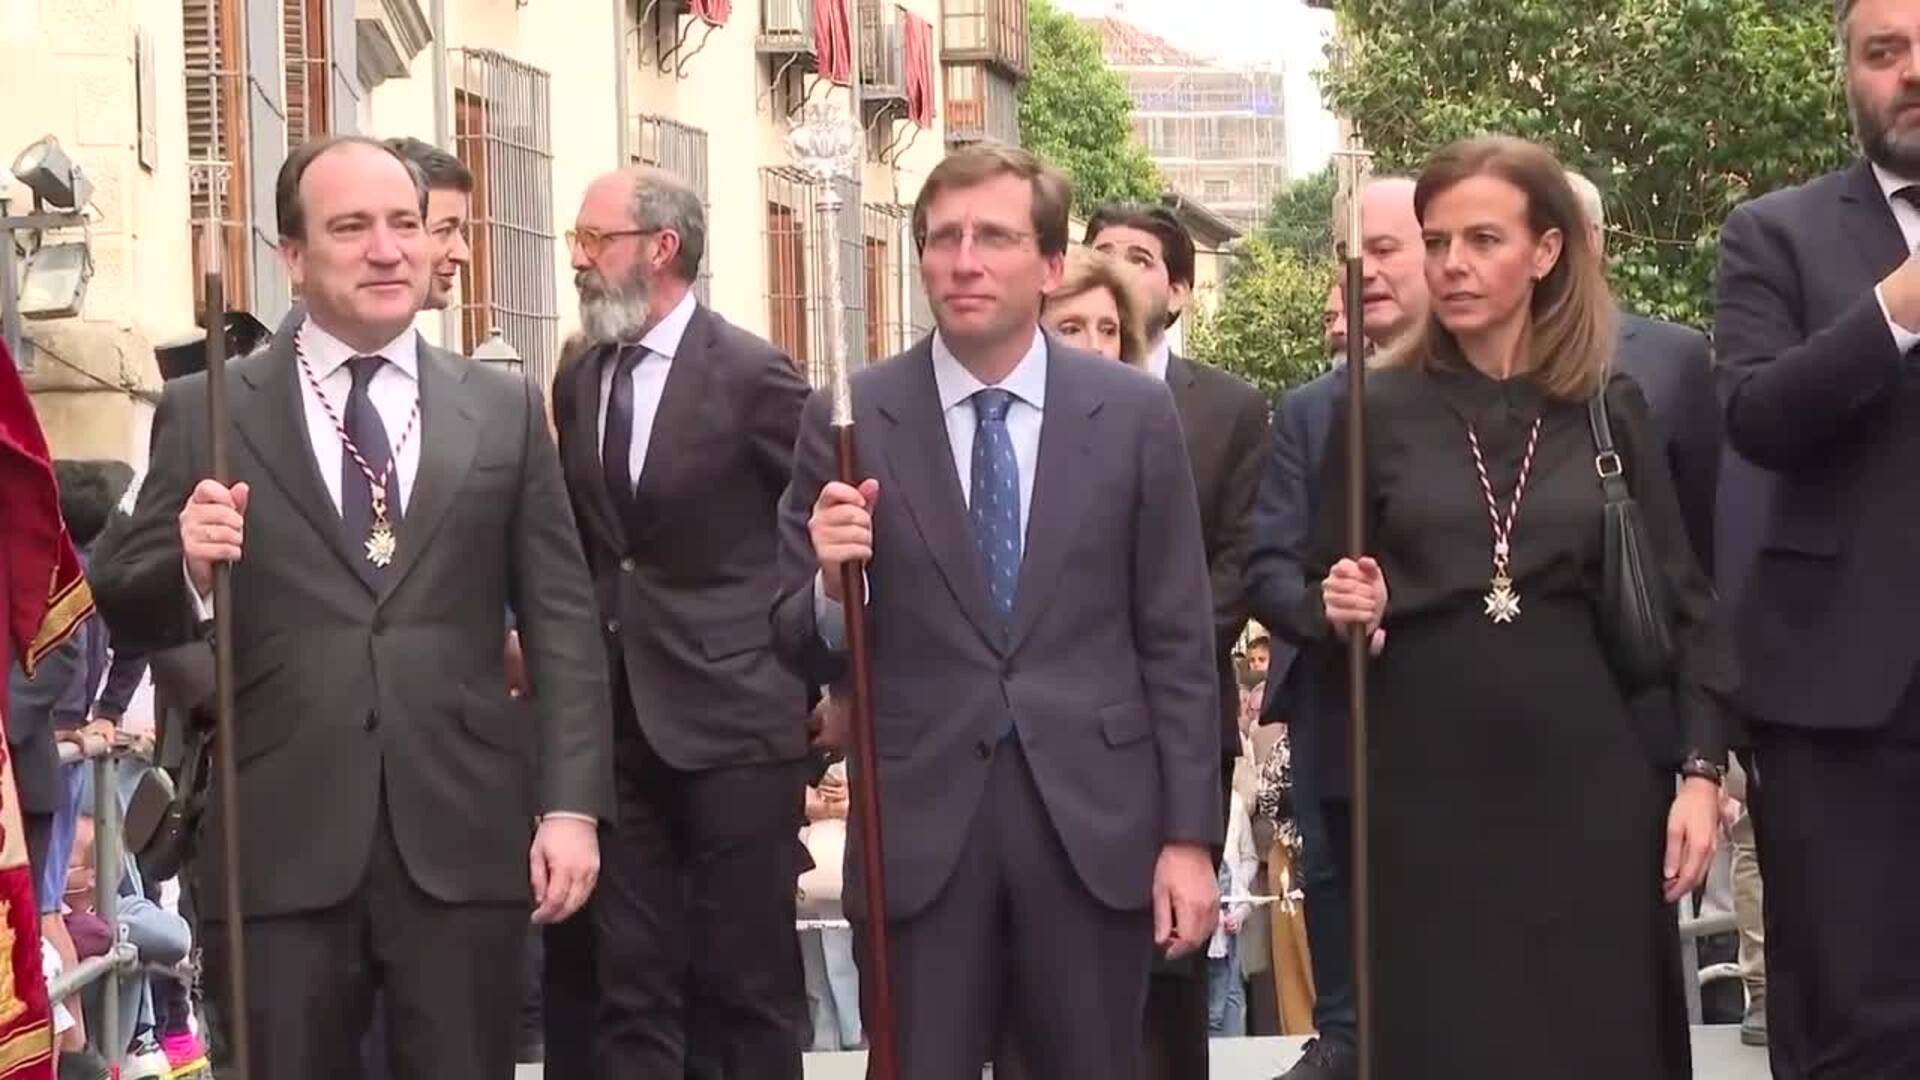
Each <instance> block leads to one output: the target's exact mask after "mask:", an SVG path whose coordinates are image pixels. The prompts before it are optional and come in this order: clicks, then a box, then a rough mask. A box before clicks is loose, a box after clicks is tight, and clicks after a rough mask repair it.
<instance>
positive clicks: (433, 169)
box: [387, 135, 473, 195]
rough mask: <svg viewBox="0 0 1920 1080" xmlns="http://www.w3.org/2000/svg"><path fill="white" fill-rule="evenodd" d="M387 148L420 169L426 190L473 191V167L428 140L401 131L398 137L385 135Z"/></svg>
mask: <svg viewBox="0 0 1920 1080" xmlns="http://www.w3.org/2000/svg"><path fill="white" fill-rule="evenodd" d="M387 149H389V150H391V151H393V152H394V153H396V154H399V155H400V157H401V158H402V159H403V160H406V161H410V162H412V163H413V166H414V168H416V169H419V170H420V175H422V176H424V177H426V178H427V190H428V191H457V192H459V193H460V194H462V195H471V194H473V170H472V169H469V168H467V166H466V163H465V162H463V161H461V160H460V159H459V158H457V157H454V156H453V155H452V154H449V153H447V152H446V151H445V150H442V149H440V148H439V147H437V146H435V145H433V144H432V143H430V142H423V141H421V140H419V139H416V138H414V137H413V136H411V135H404V136H401V137H400V138H398V139H388V140H387Z"/></svg>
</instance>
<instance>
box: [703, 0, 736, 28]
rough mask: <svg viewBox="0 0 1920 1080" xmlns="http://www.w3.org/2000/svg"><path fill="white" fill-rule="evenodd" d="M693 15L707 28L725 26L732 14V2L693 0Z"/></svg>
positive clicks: (730, 0) (729, 0)
mask: <svg viewBox="0 0 1920 1080" xmlns="http://www.w3.org/2000/svg"><path fill="white" fill-rule="evenodd" d="M693 14H694V15H695V17H697V18H699V19H700V21H702V22H704V23H706V24H707V25H708V26H725V25H727V18H728V16H731V15H732V14H733V0H693Z"/></svg>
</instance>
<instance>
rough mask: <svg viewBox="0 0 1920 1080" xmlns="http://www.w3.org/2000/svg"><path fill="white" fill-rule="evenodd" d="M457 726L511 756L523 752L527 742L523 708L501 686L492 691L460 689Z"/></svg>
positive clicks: (529, 740) (529, 743) (522, 754)
mask: <svg viewBox="0 0 1920 1080" xmlns="http://www.w3.org/2000/svg"><path fill="white" fill-rule="evenodd" d="M460 726H461V727H463V728H465V729H466V730H467V733H468V734H469V735H472V736H473V737H474V738H476V739H478V740H480V741H481V742H483V743H486V744H487V745H489V746H492V747H494V748H495V749H497V750H504V751H506V752H507V753H509V754H513V755H515V756H524V755H526V754H527V753H528V748H529V746H530V745H531V733H530V728H529V718H528V716H527V714H526V711H525V710H523V709H521V708H520V707H519V704H518V703H517V702H515V701H514V700H513V699H512V698H510V697H508V696H507V692H506V690H505V688H502V689H501V690H500V692H499V693H498V694H493V695H487V694H480V693H477V692H475V691H473V690H465V689H463V690H461V691H460Z"/></svg>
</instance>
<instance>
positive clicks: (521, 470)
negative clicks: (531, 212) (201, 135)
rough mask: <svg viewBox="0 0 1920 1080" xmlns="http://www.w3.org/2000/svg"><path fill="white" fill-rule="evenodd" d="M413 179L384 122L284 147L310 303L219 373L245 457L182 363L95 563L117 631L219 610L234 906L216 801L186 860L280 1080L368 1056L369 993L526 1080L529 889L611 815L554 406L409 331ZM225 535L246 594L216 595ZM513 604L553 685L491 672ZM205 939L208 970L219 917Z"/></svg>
mask: <svg viewBox="0 0 1920 1080" xmlns="http://www.w3.org/2000/svg"><path fill="white" fill-rule="evenodd" d="M425 204H426V184H425V182H424V180H423V179H422V177H421V176H420V174H419V172H418V171H417V170H416V169H414V168H412V167H410V166H409V165H408V164H407V163H406V162H405V161H404V160H403V159H402V158H400V157H399V156H398V155H396V154H395V153H394V152H393V151H392V150H391V149H390V148H388V147H385V146H382V145H381V144H379V143H376V142H373V141H371V140H366V139H360V138H353V137H342V138H338V139H329V140H322V141H319V142H315V143H308V144H306V145H304V146H301V147H299V148H296V149H295V150H294V152H293V153H292V154H290V155H289V156H288V158H287V161H286V163H285V165H284V166H282V168H281V171H280V175H279V178H278V183H277V189H276V209H277V212H278V216H279V224H280V232H281V236H282V241H281V245H282V248H281V250H282V255H283V256H284V258H285V259H286V262H287V265H288V268H289V271H290V274H291V276H292V279H293V281H294V282H295V284H296V285H298V286H299V288H300V290H301V293H302V296H303V298H304V299H305V302H306V307H307V318H306V319H305V320H304V321H303V323H302V324H301V326H300V327H299V328H298V329H297V330H296V331H295V332H294V333H292V334H283V335H280V336H279V337H277V338H276V340H275V341H274V343H273V345H272V346H271V347H269V348H268V349H266V350H264V351H262V352H258V353H255V354H254V355H252V356H249V357H247V358H245V359H243V360H239V361H237V362H235V363H234V364H232V365H230V367H229V369H228V371H227V376H226V377H227V379H228V383H229V393H230V395H231V400H232V412H233V417H232V422H233V425H234V428H235V432H236V435H237V438H236V439H235V440H234V443H233V454H232V468H233V475H234V480H235V483H233V485H232V486H231V487H227V486H222V485H221V484H218V483H215V482H213V481H212V480H208V479H203V478H204V477H205V476H206V475H207V473H208V471H209V464H208V455H209V449H208V445H207V437H208V425H207V419H206V410H205V397H206V386H205V381H204V380H205V376H204V375H201V376H195V377H191V378H186V379H181V380H176V381H175V382H173V383H171V384H169V385H168V387H167V389H166V392H165V395H164V397H163V398H162V401H161V404H160V408H159V411H158V413H157V415H156V416H155V420H154V449H153V455H152V465H151V471H150V472H149V474H148V476H147V479H146V482H145V484H144V485H143V487H142V489H141V492H140V497H139V500H138V503H137V505H136V507H135V510H134V515H133V518H134V520H133V522H132V524H131V525H130V527H129V530H128V535H127V536H126V539H125V541H124V543H123V544H122V545H121V546H120V548H119V549H118V550H117V551H116V552H115V553H114V557H113V558H112V559H111V560H107V561H104V562H103V564H102V565H99V566H96V567H95V568H94V571H95V573H94V578H93V584H94V589H95V595H96V598H97V601H98V603H99V606H100V610H101V611H102V613H103V614H105V616H106V617H107V620H108V622H109V623H110V624H111V626H112V628H113V631H114V634H115V636H116V639H117V640H119V641H121V642H124V643H125V644H127V645H129V646H132V647H135V648H141V649H147V650H156V649H161V648H166V647H169V646H173V645H178V644H180V643H182V642H185V641H188V640H191V639H192V638H193V637H194V636H195V635H196V633H198V631H199V627H200V624H201V623H202V622H204V621H205V620H206V619H208V618H210V617H214V616H217V617H219V618H223V619H231V620H233V627H234V638H235V646H236V648H235V652H236V662H237V665H238V670H237V673H236V683H237V686H238V698H239V700H238V706H239V715H238V721H239V723H238V731H237V739H238V741H237V743H236V744H235V746H234V747H233V752H234V754H235V757H236V759H237V761H238V763H239V790H238V792H237V793H236V794H237V797H238V804H239V811H240V814H241V821H240V823H239V828H240V837H239V839H240V856H241V864H240V866H239V868H238V873H239V885H240V910H238V911H232V910H229V909H228V907H227V905H226V903H225V896H224V893H223V890H222V889H221V888H219V887H218V885H219V883H220V882H222V881H223V879H224V878H225V875H226V874H227V873H228V872H229V867H228V866H227V865H226V863H225V861H224V859H223V847H224V845H223V841H222V838H223V836H224V835H225V829H226V828H228V827H230V826H231V825H232V824H233V823H230V822H228V821H226V820H225V818H224V816H223V814H222V812H221V800H220V799H219V798H217V797H216V798H215V799H213V800H211V806H210V807H209V810H208V814H207V818H208V820H207V832H208V835H207V836H206V842H205V843H203V844H202V845H201V846H200V849H199V850H200V859H199V862H198V866H197V868H196V869H197V874H196V880H195V882H194V885H195V892H196V899H197V901H198V903H197V907H198V910H199V913H200V915H201V916H202V918H203V919H207V920H212V921H214V922H221V921H224V920H226V919H229V918H241V919H244V920H245V931H246V943H247V966H248V975H249V979H248V987H249V995H248V998H247V1000H246V1001H245V1002H243V1003H241V1007H244V1008H245V1009H246V1010H247V1015H248V1019H249V1021H250V1023H251V1030H252V1036H253V1039H252V1044H251V1046H250V1051H251V1055H252V1063H253V1072H254V1075H255V1076H263V1077H267V1076H270V1077H273V1078H274V1080H304V1078H308V1077H313V1078H316V1080H317V1078H322V1077H324V1078H327V1080H335V1078H339V1077H349V1078H350V1077H356V1076H358V1075H359V1074H360V1069H361V1066H360V1059H359V1046H360V1039H361V1035H362V1033H363V1032H364V1031H365V1029H366V1026H367V1023H368V1014H369V1011H370V1008H371V1001H372V1000H373V996H374V993H375V991H376V990H379V991H381V993H382V997H383V999H384V1003H385V1004H384V1007H385V1009H386V1012H387V1014H388V1019H389V1030H390V1035H391V1054H390V1061H391V1064H392V1066H393V1072H394V1074H395V1075H397V1076H402V1077H406V1078H407V1080H439V1078H445V1080H454V1078H461V1080H467V1078H473V1077H481V1078H495V1080H506V1078H508V1077H511V1076H512V1074H513V1031H514V1023H513V1018H514V1015H515V1010H516V1006H517V1004H518V999H519V989H520V985H519V983H520V981H519V980H518V979H517V978H513V977H511V975H510V974H509V975H507V976H506V977H503V976H502V973H503V970H505V971H508V972H510V971H511V970H512V967H513V966H515V965H514V959H515V958H517V957H518V956H519V955H520V950H521V945H522V941H523V939H524V936H525V933H526V921H527V917H528V910H529V908H530V907H532V908H533V918H534V919H535V920H536V921H541V922H548V921H553V920H556V919H560V918H564V917H565V916H567V915H568V914H571V913H572V912H573V911H574V910H576V909H578V907H579V906H580V905H581V903H583V902H584V901H585V899H586V897H587V894H588V893H589V891H590V890H591V889H592V887H593V883H594V876H595V874H596V872H597V867H598V850H599V848H598V841H597V837H596V831H595V830H596V825H597V823H598V822H599V821H601V820H604V819H605V818H607V817H608V816H609V814H610V812H611V805H612V790H611V788H612V777H611V774H610V770H609V761H610V757H611V754H610V750H611V748H610V746H609V737H608V733H609V730H610V727H609V724H610V721H609V718H608V713H607V708H608V706H607V681H606V667H605V660H604V657H603V654H602V650H601V648H600V644H599V637H598V633H597V628H596V626H595V621H594V611H593V595H592V587H591V584H590V582H589V580H588V577H587V571H586V565H585V561H584V559H583V557H582V556H581V553H580V545H579V540H578V538H577V537H576V536H575V534H574V531H573V520H572V514H571V512H570V511H569V509H568V506H567V499H566V491H565V487H564V485H563V483H562V480H561V474H560V463H559V458H558V456H557V454H556V452H555V450H554V447H553V443H552V441H551V439H550V437H549V435H548V432H547V425H546V418H545V411H544V409H543V407H542V404H541V401H540V395H539V393H538V391H537V390H536V389H535V388H534V387H533V386H532V385H531V384H530V383H528V382H526V381H525V380H522V379H517V378H512V377H509V376H507V375H504V374H501V373H496V372H493V371H489V370H487V369H485V368H482V367H481V366H479V365H475V364H469V363H466V362H464V361H461V360H460V359H458V358H457V357H454V356H452V355H450V354H448V353H445V352H442V351H441V350H439V349H435V348H432V347H430V346H428V345H426V344H424V343H423V342H421V341H420V340H419V338H418V336H417V335H416V334H415V333H414V332H413V330H412V328H411V327H412V321H413V317H414V315H415V313H416V312H418V311H419V309H420V307H421V303H422V301H423V299H424V298H425V296H426V292H427V278H428V273H429V262H430V256H429V247H428V239H427V233H426V230H425V228H424V226H423V223H422V219H423V215H424V211H425ZM483 433H484V435H485V438H484V439H483V438H482V434H483ZM183 507H184V509H183ZM243 527H244V531H245V538H244V549H245V553H246V554H245V558H242V547H243V537H242V532H243ZM222 562H224V563H229V564H231V565H232V567H233V571H232V573H233V588H232V595H231V602H232V610H230V611H229V610H222V611H218V612H213V611H211V610H210V601H209V599H208V591H209V588H210V585H211V581H212V577H213V568H214V565H215V564H216V563H222ZM509 604H510V605H511V606H512V608H513V610H514V611H515V612H516V613H517V615H518V617H519V626H520V632H521V635H522V641H523V644H524V647H525V651H526V657H527V667H528V670H529V675H530V678H531V680H532V681H533V684H534V685H536V686H538V688H539V693H538V695H537V696H535V697H534V698H532V699H530V700H529V701H528V702H527V703H526V704H525V705H524V706H522V705H517V704H516V703H514V702H512V701H510V700H509V699H508V698H507V697H506V696H505V695H504V694H503V693H502V692H501V690H500V688H501V687H502V685H504V680H505V677H506V676H505V672H504V670H503V668H504V662H503V657H502V650H501V612H502V611H503V610H505V609H506V607H507V606H508V605H509ZM529 884H531V890H529ZM530 892H531V897H530V895H529V893H530ZM530 900H531V902H530ZM206 941H207V956H206V970H207V973H208V975H209V977H210V978H211V979H214V980H216V981H217V980H219V979H220V978H221V977H222V976H223V975H224V973H225V962H224V960H225V958H224V956H223V955H221V946H222V944H223V942H224V936H223V933H222V932H220V931H218V930H215V931H213V932H209V933H208V934H206ZM503 964H504V965H506V967H505V968H504V969H503ZM212 989H213V992H212V993H211V994H210V995H209V997H210V999H211V1000H213V1001H221V999H222V998H223V997H224V990H223V988H221V987H220V986H218V985H215V986H214V987H213V988H212ZM222 1034H223V1029H222V1026H221V1025H219V1024H218V1023H216V1025H215V1035H216V1045H215V1056H216V1066H218V1065H219V1064H221V1063H222V1062H221V1059H223V1058H224V1057H225V1056H226V1055H225V1054H224V1050H225V1047H223V1046H222V1045H221V1042H222V1041H223V1040H221V1039H220V1038H219V1036H220V1035H222Z"/></svg>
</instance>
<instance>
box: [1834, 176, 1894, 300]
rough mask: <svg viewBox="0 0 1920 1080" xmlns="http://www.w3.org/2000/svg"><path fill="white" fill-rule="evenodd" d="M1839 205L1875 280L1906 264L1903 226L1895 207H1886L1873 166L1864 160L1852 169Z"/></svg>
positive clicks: (1841, 213)
mask: <svg viewBox="0 0 1920 1080" xmlns="http://www.w3.org/2000/svg"><path fill="white" fill-rule="evenodd" d="M1840 203H1841V207H1840V216H1841V218H1842V219H1843V220H1845V222H1846V227H1847V231H1848V232H1849V233H1850V234H1852V237H1853V242H1854V244H1855V246H1856V247H1857V248H1858V250H1859V251H1860V252H1861V253H1862V255H1864V256H1865V258H1866V260H1867V267H1868V269H1869V271H1870V272H1871V273H1872V275H1873V280H1875V281H1878V280H1880V279H1881V278H1883V277H1885V276H1887V275H1888V274H1890V273H1892V272H1893V269H1894V268H1895V267H1897V266H1899V265H1900V264H1901V263H1902V262H1905V261H1906V258H1907V244H1906V239H1905V237H1903V236H1902V235H1901V232H1900V223H1899V222H1898V221H1896V220H1895V219H1894V216H1893V208H1892V207H1890V206H1888V205H1887V199H1886V196H1885V195H1884V194H1882V193H1881V191H1880V181H1879V180H1877V179H1875V178H1874V175H1873V166H1871V165H1869V164H1868V163H1867V161H1866V160H1865V159H1862V160H1861V161H1860V162H1859V163H1858V164H1856V165H1855V166H1854V167H1853V172H1852V174H1851V175H1850V176H1848V178H1847V184H1846V187H1845V188H1844V189H1843V190H1842V192H1841V194H1840Z"/></svg>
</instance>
